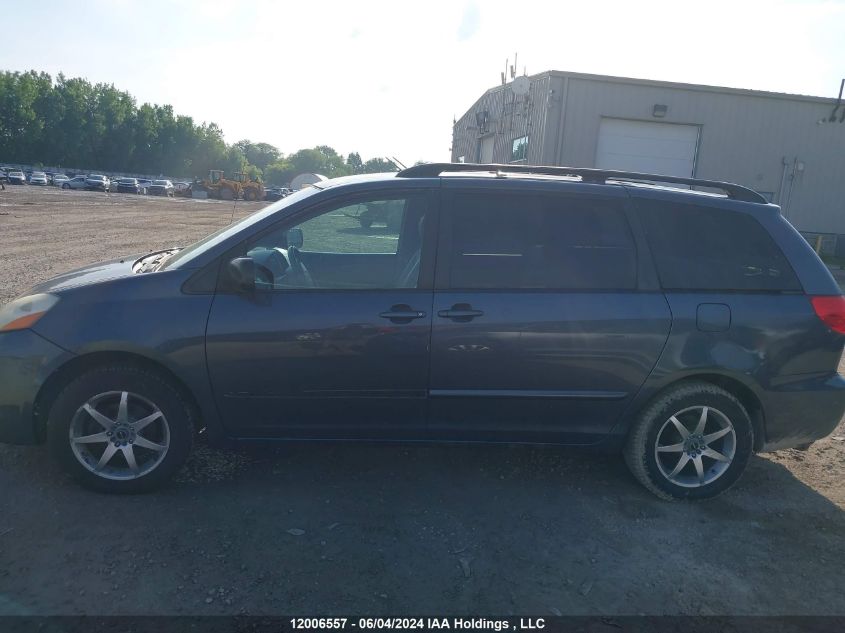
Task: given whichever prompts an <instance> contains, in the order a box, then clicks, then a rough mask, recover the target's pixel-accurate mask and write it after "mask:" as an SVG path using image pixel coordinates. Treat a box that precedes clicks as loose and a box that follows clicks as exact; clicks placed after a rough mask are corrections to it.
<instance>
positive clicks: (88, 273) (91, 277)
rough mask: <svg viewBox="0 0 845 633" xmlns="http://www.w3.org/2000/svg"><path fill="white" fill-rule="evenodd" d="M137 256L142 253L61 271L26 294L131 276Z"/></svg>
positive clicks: (65, 288) (55, 290) (54, 290)
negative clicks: (64, 271)
mask: <svg viewBox="0 0 845 633" xmlns="http://www.w3.org/2000/svg"><path fill="white" fill-rule="evenodd" d="M139 257H143V255H135V256H133V257H123V258H121V259H113V260H111V261H107V262H99V263H96V264H91V265H90V266H85V267H84V268H77V269H76V270H71V271H69V272H66V273H62V274H61V275H58V276H56V277H53V278H52V279H48V280H47V281H44V282H41V283H40V284H38V285H36V286H33V288H32V289H31V290H30V291H29V293H27V294H35V293H39V292H61V291H62V290H67V289H68V288H75V287H77V286H87V285H90V284H96V283H100V282H103V281H109V280H113V279H120V278H123V277H131V276H132V275H133V272H132V266H133V264H134V263H135V262H136V261H137V260H138V258H139Z"/></svg>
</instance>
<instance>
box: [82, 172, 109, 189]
mask: <svg viewBox="0 0 845 633" xmlns="http://www.w3.org/2000/svg"><path fill="white" fill-rule="evenodd" d="M110 186H111V181H110V180H109V179H108V177H107V176H103V175H102V174H90V175H89V176H88V178H86V179H85V188H86V189H89V190H91V191H108V190H109V187H110Z"/></svg>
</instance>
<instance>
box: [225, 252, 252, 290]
mask: <svg viewBox="0 0 845 633" xmlns="http://www.w3.org/2000/svg"><path fill="white" fill-rule="evenodd" d="M228 272H229V279H231V281H232V287H233V288H234V289H235V290H237V291H238V292H252V291H253V290H255V261H254V260H253V259H252V257H236V258H235V259H233V260H232V261H230V262H229V270H228Z"/></svg>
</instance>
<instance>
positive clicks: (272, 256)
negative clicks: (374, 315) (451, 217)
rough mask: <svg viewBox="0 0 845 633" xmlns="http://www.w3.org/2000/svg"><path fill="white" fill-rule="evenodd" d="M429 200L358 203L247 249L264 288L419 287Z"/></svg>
mask: <svg viewBox="0 0 845 633" xmlns="http://www.w3.org/2000/svg"><path fill="white" fill-rule="evenodd" d="M425 215H426V197H425V196H424V195H421V194H414V195H408V196H402V197H397V198H390V197H379V198H372V199H364V200H357V201H355V202H354V203H345V204H340V205H337V206H333V207H331V208H329V209H323V210H321V211H320V212H318V213H317V214H316V215H314V216H312V217H310V218H308V219H306V220H304V221H301V222H298V223H296V224H293V225H290V224H287V225H284V226H282V227H280V228H278V229H275V230H273V231H270V232H269V233H267V234H265V235H264V236H262V237H260V238H259V239H257V240H256V241H255V242H254V243H252V244H251V245H250V246H249V249H248V252H247V254H248V255H249V256H250V257H251V258H252V259H253V260H254V261H255V263H256V283H257V285H258V287H259V288H264V289H275V290H285V289H324V290H325V289H330V290H355V289H388V288H416V287H417V284H418V279H419V270H420V260H421V254H422V231H423V227H424V223H425Z"/></svg>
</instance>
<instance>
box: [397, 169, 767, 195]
mask: <svg viewBox="0 0 845 633" xmlns="http://www.w3.org/2000/svg"><path fill="white" fill-rule="evenodd" d="M471 171H476V172H479V171H480V172H486V171H489V172H493V173H508V172H510V173H515V174H539V175H544V176H580V178H581V180H582V181H584V182H589V183H597V184H605V183H606V182H607V181H608V180H615V181H621V182H642V183H646V184H648V183H672V184H681V185H690V186H698V187H708V188H710V189H720V190H721V191H724V192H725V193H726V194H727V196H728V198H731V199H733V200H739V201H741V202H757V203H761V204H766V203H767V202H768V200H766V199H765V198H764V197H763V196H761V195H760V194H759V193H757V192H756V191H754V190H753V189H749V188H748V187H743V186H742V185H737V184H734V183H732V182H722V181H719V180H702V179H700V178H682V177H679V176H661V175H659V174H643V173H640V172H635V171H616V170H612V169H590V168H586V167H549V166H545V165H536V166H533V165H497V164H476V163H423V164H422V165H415V166H413V167H409V168H408V169H403V170H402V171H400V172H398V173H397V174H396V175H397V176H398V177H400V178H436V177H437V176H440V174H443V173H456V172H471Z"/></svg>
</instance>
